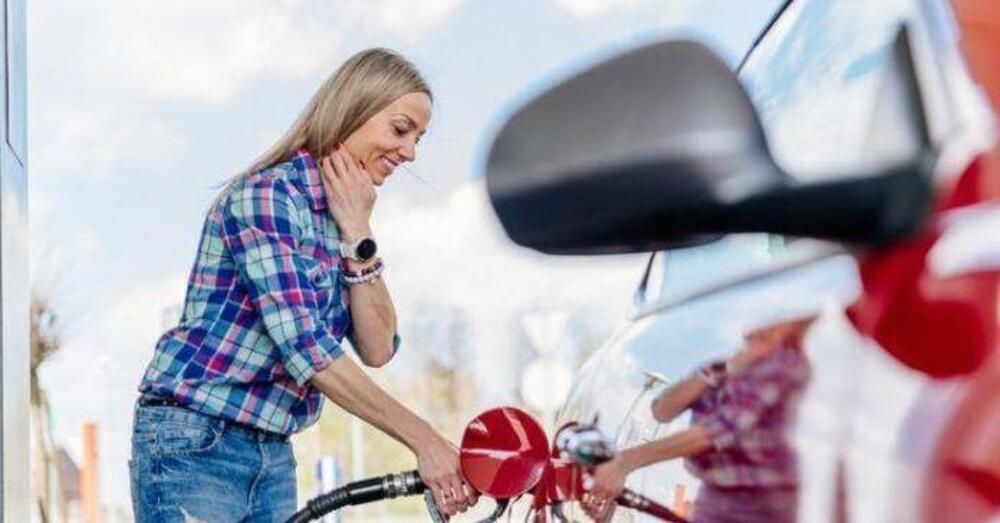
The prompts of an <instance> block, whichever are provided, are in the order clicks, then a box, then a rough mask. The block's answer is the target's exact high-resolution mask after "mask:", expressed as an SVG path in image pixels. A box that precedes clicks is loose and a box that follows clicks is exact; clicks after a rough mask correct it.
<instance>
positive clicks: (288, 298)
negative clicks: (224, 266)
mask: <svg viewBox="0 0 1000 523" xmlns="http://www.w3.org/2000/svg"><path fill="white" fill-rule="evenodd" d="M285 183H286V182H284V181H283V180H281V179H280V178H264V179H257V180H253V181H250V180H247V181H245V182H244V183H243V185H242V186H239V187H237V188H235V189H234V190H233V191H232V192H231V193H230V194H229V195H228V196H227V200H226V202H225V205H224V206H223V212H222V228H223V242H224V244H225V246H226V248H227V249H228V250H229V252H230V253H231V254H232V256H233V259H234V261H235V263H236V265H237V270H238V272H239V274H240V277H241V278H242V279H243V280H244V281H245V282H246V287H247V289H248V293H249V297H250V301H251V303H252V304H253V305H254V306H255V307H256V308H257V310H258V311H259V313H260V315H261V318H262V320H263V322H264V327H265V329H266V330H267V333H268V336H269V337H270V338H271V339H272V340H273V341H274V343H275V345H276V346H277V347H278V350H279V351H280V353H281V356H282V361H283V363H284V366H285V369H286V370H287V371H288V373H289V375H290V376H291V377H292V378H293V379H294V380H295V382H296V383H298V384H299V385H300V386H301V385H304V384H305V383H306V382H308V381H309V379H310V378H312V377H313V376H314V375H315V374H316V373H317V372H319V371H321V370H323V369H324V368H326V367H327V366H329V365H330V363H331V362H332V361H333V360H334V359H335V358H337V357H339V356H341V355H342V354H343V352H342V349H341V347H340V342H339V341H337V339H336V338H335V337H334V336H333V334H332V332H331V330H330V328H329V326H328V325H327V322H325V321H323V319H322V317H321V315H320V312H319V310H318V306H317V303H316V293H315V291H314V289H313V288H312V283H311V280H310V279H309V277H308V276H307V272H306V268H307V267H308V265H309V264H310V263H315V262H312V261H311V260H308V259H307V258H306V257H305V256H304V255H303V254H302V253H300V251H299V249H298V243H299V238H301V236H302V235H301V231H302V224H301V220H300V218H299V215H298V212H297V211H296V208H295V205H294V203H293V201H292V197H291V194H290V193H289V191H288V188H287V186H286V185H285Z"/></svg>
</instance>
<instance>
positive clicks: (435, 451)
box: [130, 49, 475, 522]
mask: <svg viewBox="0 0 1000 523" xmlns="http://www.w3.org/2000/svg"><path fill="white" fill-rule="evenodd" d="M430 116H431V95H430V90H429V88H428V87H427V85H426V83H425V82H424V80H423V79H422V78H421V77H420V74H419V73H418V72H417V71H416V70H415V69H414V68H413V67H412V66H411V65H410V64H409V63H408V62H407V61H406V60H404V59H403V58H401V57H400V56H398V55H396V54H394V53H392V52H389V51H385V50H380V49H373V50H368V51H364V52H361V53H358V54H357V55H355V56H353V57H352V58H350V59H349V60H348V61H347V62H346V63H344V64H343V65H342V66H341V67H340V68H339V69H338V70H337V71H336V72H335V73H334V74H333V75H331V76H330V78H329V79H328V80H327V81H326V82H325V83H324V84H323V85H322V87H321V88H320V89H319V91H318V92H317V93H316V94H315V95H314V96H313V98H312V100H311V101H310V102H309V104H308V106H307V107H306V109H305V111H304V112H303V113H302V115H301V116H300V118H299V119H298V121H297V122H296V123H295V124H294V125H293V127H292V128H291V130H290V131H289V132H288V133H287V134H286V135H285V137H284V138H283V139H282V140H281V141H280V142H279V143H278V144H276V145H275V146H274V147H272V148H271V150H270V151H268V152H267V153H266V154H265V155H264V156H263V157H262V158H261V159H260V160H259V161H258V162H257V163H256V164H255V165H253V166H252V167H251V168H250V169H248V170H247V171H246V172H245V173H244V174H241V175H239V176H237V177H236V178H234V179H233V180H232V181H230V183H229V184H228V185H227V187H226V188H225V189H224V190H223V191H222V193H221V194H220V196H219V198H218V199H217V200H216V202H215V203H214V204H213V206H212V208H211V209H210V210H209V213H208V216H207V218H206V220H205V226H204V229H203V232H202V238H201V242H200V245H199V248H198V255H197V259H196V260H195V264H194V269H193V270H192V273H191V277H190V280H189V282H188V288H187V296H186V300H185V307H184V314H183V316H182V318H181V320H180V323H179V324H178V326H177V327H175V328H173V329H171V330H170V331H168V332H167V333H166V334H164V335H163V337H162V338H161V339H160V341H159V343H158V344H157V346H156V351H155V354H154V356H153V360H152V362H151V363H150V364H149V367H148V368H147V370H146V374H145V376H144V377H143V380H142V383H141V385H140V386H139V391H140V392H141V397H140V399H139V402H138V405H137V406H136V411H135V425H134V430H133V435H132V461H131V462H130V471H131V477H132V498H133V505H134V508H135V514H136V517H137V519H138V520H139V521H140V522H143V521H171V522H172V521H192V520H196V521H284V520H285V519H287V518H288V517H289V516H291V514H292V513H293V512H294V510H295V504H296V492H295V462H294V458H293V456H292V450H291V445H290V444H289V442H288V437H289V435H291V434H293V433H296V432H299V431H302V430H303V429H305V428H306V427H308V426H309V425H311V424H312V423H314V422H315V421H316V420H317V418H318V417H319V414H320V409H321V407H322V397H323V396H326V397H328V398H330V399H331V400H332V401H333V402H335V403H337V404H338V405H340V406H341V407H343V408H344V409H345V410H347V411H349V412H351V413H353V414H355V415H357V416H359V417H361V418H363V419H364V420H366V421H368V422H369V423H371V424H373V425H375V426H376V427H378V428H379V429H381V430H382V431H384V432H386V433H387V434H389V435H390V436H392V437H394V438H395V439H397V440H399V441H400V442H402V443H403V444H404V445H406V446H407V447H409V448H410V449H411V450H412V451H413V452H414V453H415V455H416V458H417V464H418V468H419V471H420V475H421V476H422V478H423V479H424V481H425V482H426V483H427V484H428V485H429V486H430V487H431V490H432V491H433V493H434V496H435V498H436V501H437V503H438V505H439V507H441V508H442V510H443V511H444V512H446V513H449V514H453V513H456V512H459V511H462V510H464V509H466V508H467V507H468V506H469V505H470V504H471V503H474V502H475V498H474V494H473V491H472V489H471V488H470V487H468V486H467V485H466V484H465V482H464V480H463V479H462V476H461V473H460V468H459V461H458V455H457V452H456V449H455V448H454V446H453V445H451V443H449V442H448V441H447V440H446V439H445V438H443V437H442V436H441V435H439V434H438V433H437V432H436V431H435V430H433V429H432V428H431V427H430V425H429V424H427V423H426V422H424V421H423V420H421V419H420V418H419V417H417V416H416V415H415V414H413V413H412V412H410V411H409V410H408V409H406V408H405V407H404V406H402V405H401V404H400V403H398V402H397V401H396V400H395V399H393V398H392V397H390V396H389V395H388V394H386V393H385V392H384V391H383V390H382V389H380V388H379V387H378V386H377V385H375V383H374V382H373V381H371V379H370V378H369V377H368V376H367V375H366V374H365V373H364V372H362V371H361V370H360V369H359V368H358V366H357V365H356V364H355V363H354V361H353V360H352V359H351V358H348V357H343V356H342V354H343V347H342V342H343V338H344V337H345V336H347V337H348V338H349V339H350V340H351V345H352V346H353V347H354V348H355V350H356V352H357V355H358V357H359V358H360V360H361V361H362V362H364V363H365V364H367V365H369V366H375V367H377V366H381V365H384V364H386V363H388V361H389V360H390V359H391V358H392V357H393V356H394V355H395V353H396V349H397V348H398V345H399V338H398V337H397V336H396V314H395V310H394V308H393V303H392V300H391V298H390V296H389V293H388V291H387V289H386V286H385V284H384V283H383V282H382V281H381V273H382V270H383V264H382V261H381V260H380V259H379V258H378V257H377V256H376V245H375V242H374V240H373V239H372V238H371V236H372V234H371V229H370V226H369V218H370V216H371V213H372V208H373V206H374V203H375V187H376V186H380V185H382V184H383V183H384V182H385V180H386V179H387V178H388V177H389V176H391V175H392V173H393V171H394V170H395V168H396V167H397V166H398V165H400V164H402V163H404V162H410V161H413V160H414V159H415V156H416V151H415V149H416V145H417V142H418V141H419V139H420V136H421V135H422V134H423V132H424V130H425V128H426V126H427V123H428V121H429V120H430Z"/></svg>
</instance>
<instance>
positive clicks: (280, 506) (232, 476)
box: [129, 405, 297, 523]
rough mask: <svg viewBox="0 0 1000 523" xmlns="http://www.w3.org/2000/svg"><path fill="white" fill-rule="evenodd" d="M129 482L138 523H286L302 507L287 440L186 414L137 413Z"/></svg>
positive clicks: (144, 409)
mask: <svg viewBox="0 0 1000 523" xmlns="http://www.w3.org/2000/svg"><path fill="white" fill-rule="evenodd" d="M129 475H130V477H131V481H132V508H133V510H134V511H135V518H136V521H137V522H138V523H174V522H184V523H189V522H202V521H204V522H210V523H217V522H218V523H224V522H236V521H239V522H255V523H256V522H269V523H270V522H278V523H283V522H284V521H285V520H287V519H288V518H289V517H291V516H292V514H293V513H294V512H295V506H296V503H297V499H296V493H295V457H294V456H293V455H292V446H291V443H289V442H288V440H287V438H282V437H279V436H277V435H273V434H267V433H264V432H260V431H255V430H252V429H247V428H244V427H242V426H240V425H236V424H232V423H229V422H227V421H224V420H222V419H219V418H215V417H212V416H207V415H204V414H199V413H197V412H194V411H192V410H188V409H185V408H181V407H172V406H141V405H137V406H136V409H135V423H134V425H133V429H132V459H131V460H130V461H129Z"/></svg>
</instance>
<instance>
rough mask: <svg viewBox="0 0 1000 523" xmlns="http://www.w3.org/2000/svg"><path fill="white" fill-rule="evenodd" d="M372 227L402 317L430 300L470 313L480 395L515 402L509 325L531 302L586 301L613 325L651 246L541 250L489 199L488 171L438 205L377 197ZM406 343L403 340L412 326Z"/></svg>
mask: <svg viewBox="0 0 1000 523" xmlns="http://www.w3.org/2000/svg"><path fill="white" fill-rule="evenodd" d="M377 207H378V209H377V216H376V218H377V219H376V222H375V231H376V234H377V235H378V238H379V242H380V245H381V246H382V249H383V255H384V257H385V260H386V264H387V266H388V269H387V281H388V284H389V287H390V289H391V291H392V295H393V299H394V301H395V302H396V304H397V309H398V311H399V315H400V317H401V319H405V318H406V317H407V316H409V315H413V314H417V313H419V307H421V306H422V305H423V304H426V303H434V304H443V305H451V306H457V307H458V308H460V309H461V310H463V311H465V313H466V314H467V315H468V316H469V318H470V320H471V321H472V324H473V325H472V328H473V331H474V332H473V339H474V342H473V345H474V350H475V356H474V358H473V361H472V362H470V363H471V365H472V366H473V368H472V370H473V373H474V374H475V376H476V379H477V382H478V383H479V384H480V387H481V389H480V393H481V395H482V397H481V398H479V399H480V401H484V402H486V403H496V402H498V401H509V400H510V399H511V395H512V393H513V390H512V389H510V386H511V385H512V384H514V383H516V382H517V379H518V376H517V375H516V373H517V372H519V370H520V369H518V368H516V363H517V362H516V361H514V360H515V358H513V357H512V353H511V351H512V350H513V349H514V347H513V343H514V342H515V340H514V339H513V333H512V332H511V326H512V324H513V322H514V320H515V319H516V318H517V317H518V316H519V315H520V314H521V313H524V312H526V311H528V310H531V309H534V308H537V307H544V308H550V309H557V310H566V311H574V310H581V309H582V310H586V311H588V312H590V313H594V314H601V315H602V316H603V317H604V319H607V320H608V323H609V324H611V325H614V324H616V323H618V322H619V321H621V320H623V319H624V318H625V315H626V313H627V311H628V308H629V304H630V300H631V297H632V292H633V290H634V286H635V284H636V282H637V281H638V279H639V277H640V276H641V274H640V273H641V270H642V267H643V265H642V264H643V261H644V260H645V255H633V256H612V257H555V256H544V255H540V254H537V253H534V252H532V251H528V250H526V249H522V248H519V247H516V246H515V245H513V244H512V243H511V242H510V241H508V240H506V236H505V234H504V233H503V231H502V230H501V228H500V225H499V223H498V221H497V219H496V217H495V215H494V213H493V210H492V208H491V207H490V205H489V202H488V199H487V196H486V192H485V187H484V185H483V181H482V180H481V179H477V180H471V181H468V182H466V183H465V184H464V185H461V186H459V187H457V188H456V189H454V190H452V191H451V192H448V193H446V194H445V195H444V196H443V198H442V199H441V200H439V201H437V202H436V203H435V204H427V203H416V202H414V201H413V200H412V199H410V198H407V197H406V196H399V197H396V198H391V199H390V198H386V199H383V200H380V201H379V203H378V205H377ZM403 335H404V344H405V335H406V333H405V332H404V333H403Z"/></svg>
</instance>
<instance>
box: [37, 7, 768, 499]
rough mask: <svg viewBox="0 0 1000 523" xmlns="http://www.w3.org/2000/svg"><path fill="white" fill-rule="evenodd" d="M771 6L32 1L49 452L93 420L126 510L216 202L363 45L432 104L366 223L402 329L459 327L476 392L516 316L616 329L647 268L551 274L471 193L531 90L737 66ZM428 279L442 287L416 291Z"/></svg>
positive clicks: (602, 266) (559, 262)
mask: <svg viewBox="0 0 1000 523" xmlns="http://www.w3.org/2000/svg"><path fill="white" fill-rule="evenodd" d="M778 3H779V2H778V1H777V0H754V1H728V2H725V1H721V0H662V1H644V0H625V1H621V2H605V1H601V0H544V1H543V0H535V1H529V0H514V1H506V2H483V1H479V2H472V1H462V0H433V1H422V2H419V3H417V2H410V1H407V0H375V1H368V2H362V1H360V0H359V1H351V2H320V1H305V0H281V1H275V0H266V1H265V0H215V1H209V2H205V1H194V0H177V1H171V2H135V1H132V0H101V1H93V2H82V1H79V0H47V1H42V2H36V3H33V4H32V6H31V9H30V10H29V14H28V28H29V35H28V36H29V64H28V67H29V92H30V97H29V122H30V126H29V157H30V160H29V162H30V164H29V179H30V204H31V220H32V224H31V229H32V231H31V232H32V278H33V280H34V281H35V282H36V283H37V285H39V286H41V287H43V288H46V289H48V292H49V294H51V295H52V296H53V299H54V300H55V302H56V304H57V305H58V307H59V309H60V312H61V314H62V316H63V317H64V318H65V319H66V322H67V324H66V329H65V333H64V338H65V344H64V349H63V351H62V353H61V354H59V355H58V356H57V357H56V358H55V359H54V360H53V361H52V362H51V363H50V364H48V366H47V367H46V368H45V369H43V384H44V385H45V386H46V387H47V388H48V390H49V394H50V397H51V401H52V404H53V407H54V410H55V412H54V425H55V431H56V437H57V439H59V440H60V441H62V442H63V443H64V444H66V445H67V446H68V448H69V449H70V450H71V452H74V453H75V452H77V451H78V432H79V426H80V423H81V422H82V421H83V420H85V419H98V420H99V421H100V422H101V426H102V452H103V453H104V455H105V456H107V458H108V463H109V465H108V466H106V467H104V469H102V472H101V474H102V483H103V484H104V485H105V489H104V492H105V493H107V496H108V497H109V498H110V499H112V500H116V501H121V502H124V501H125V500H127V489H126V488H125V487H126V484H127V471H126V469H125V461H124V460H125V459H126V457H127V452H128V451H127V448H128V440H127V437H128V427H129V421H130V413H131V410H130V405H131V403H132V401H133V400H134V387H135V385H136V384H137V382H138V379H139V377H140V374H141V371H142V369H143V367H144V365H145V363H146V362H147V361H148V358H149V357H150V355H151V354H152V348H153V344H154V343H155V340H156V338H157V337H158V335H159V334H160V329H161V327H162V320H161V317H162V311H163V309H164V307H167V306H169V305H172V304H175V303H177V302H179V301H180V300H181V299H182V296H183V290H184V280H185V278H186V276H187V271H188V270H189V268H190V263H191V261H192V260H193V257H194V249H195V246H196V243H197V235H198V233H199V230H200V226H201V221H202V218H203V216H204V212H205V209H206V208H207V206H208V203H209V202H210V200H211V199H212V197H213V196H214V194H215V189H214V188H215V187H216V186H217V185H218V183H220V182H221V181H222V180H224V179H225V178H226V177H227V176H229V175H230V174H232V173H234V172H236V171H238V170H240V169H242V168H243V167H245V166H246V165H248V164H250V163H251V161H252V160H253V159H254V158H255V157H256V156H257V155H258V154H260V153H261V152H262V151H263V150H265V149H266V148H267V146H268V145H270V144H271V143H272V142H273V141H275V140H276V139H277V138H278V137H279V136H280V134H281V133H282V132H283V131H284V130H285V128H286V127H287V126H288V125H289V124H290V123H291V121H292V120H293V119H294V118H295V116H296V115H297V114H298V111H299V110H300V109H301V107H302V106H303V105H304V103H305V101H306V99H307V98H308V97H309V96H310V95H311V93H312V91H313V89H315V87H316V86H318V85H319V83H320V82H321V81H322V80H323V79H324V78H325V77H326V75H328V74H329V73H330V72H331V71H332V70H333V69H334V68H335V67H336V66H337V64H339V63H340V62H341V61H342V60H344V59H345V58H346V57H347V56H349V55H350V54H352V53H353V52H355V51H357V50H360V49H363V48H366V47H370V46H386V47H392V48H395V49H396V50H398V51H400V52H401V53H403V54H404V55H406V56H408V57H409V58H411V60H412V61H414V62H415V63H416V64H417V66H418V67H419V68H420V69H421V70H422V71H423V72H424V74H425V76H426V77H427V79H428V80H429V81H430V83H431V85H432V87H433V88H434V89H435V91H436V92H435V94H436V104H435V114H434V117H433V120H432V125H431V129H430V132H429V134H428V136H427V138H426V139H425V140H424V142H422V147H421V149H420V150H419V151H418V160H417V162H416V163H415V164H414V165H413V166H412V167H411V168H410V171H411V172H412V173H415V174H416V175H419V177H420V178H421V179H422V180H423V181H421V180H418V179H417V178H416V177H415V176H413V175H412V174H411V173H408V172H405V171H404V172H401V173H399V174H397V176H396V177H394V179H393V180H391V182H390V183H389V184H388V185H387V186H386V187H385V188H384V189H383V191H382V193H381V194H380V198H379V204H378V206H377V209H376V217H375V232H376V235H377V236H378V238H379V239H380V240H381V243H382V245H383V248H384V252H385V255H386V260H387V264H388V265H389V268H390V269H389V274H388V278H389V279H388V281H389V285H390V288H391V289H392V291H393V294H394V297H395V299H396V301H397V306H398V308H399V311H400V316H401V318H404V319H405V317H406V316H407V315H412V314H414V313H415V311H416V310H417V309H418V308H419V307H420V306H421V304H428V303H430V304H435V305H437V304H441V305H454V306H458V307H461V308H463V309H466V310H469V311H471V313H472V315H473V321H474V325H475V328H476V332H477V336H479V337H482V338H484V341H483V342H482V343H481V344H478V345H477V348H476V349H477V353H476V361H474V362H471V363H470V365H472V366H473V367H474V369H475V370H476V372H477V373H479V374H482V375H483V377H484V378H485V377H486V376H487V375H493V374H494V373H492V371H493V370H495V369H496V368H501V369H502V368H504V367H503V365H504V360H505V358H504V350H505V349H506V348H507V347H506V345H505V344H509V342H510V341H509V340H508V339H506V338H504V337H503V336H502V335H501V336H497V335H495V334H496V333H495V332H493V331H495V330H497V326H498V325H506V324H507V323H505V322H509V321H510V320H511V318H512V317H513V316H514V315H516V314H517V313H518V311H522V310H524V309H525V308H530V307H533V306H538V305H545V306H554V307H561V308H587V309H589V310H593V311H597V313H599V314H601V315H603V316H604V317H607V318H611V319H613V320H617V319H619V318H622V317H623V316H624V314H625V312H626V311H627V307H628V303H629V300H630V298H631V293H632V287H633V285H634V283H635V282H636V280H637V279H638V277H639V272H640V271H641V268H642V262H643V257H642V256H624V257H613V258H601V259H592V258H590V259H584V258H571V259H553V258H544V257H541V256H539V255H535V254H533V253H530V252H527V251H524V250H522V249H518V248H516V247H514V246H512V245H511V244H510V243H509V242H507V241H506V239H505V238H504V237H503V236H502V233H501V232H500V231H499V229H498V227H497V225H496V222H495V219H494V217H493V215H492V211H491V210H490V209H489V208H488V207H487V205H486V203H485V199H484V197H483V191H482V184H481V180H480V179H479V169H480V159H481V157H482V155H483V153H484V148H485V147H486V145H487V143H488V138H489V136H490V132H491V129H493V128H495V126H496V125H497V121H498V118H499V117H500V116H501V115H503V114H506V113H507V112H509V111H510V110H511V108H512V107H514V106H516V104H517V103H518V102H519V100H523V99H524V97H525V96H527V94H528V93H531V92H533V91H536V90H537V89H539V88H540V87H542V86H544V85H547V84H549V83H551V82H554V81H557V80H558V78H560V77H562V76H563V75H565V74H566V73H567V72H570V71H572V70H574V69H577V68H580V67H583V66H585V65H586V64H587V63H588V62H591V61H593V60H594V59H596V58H598V57H602V56H608V55H609V54H611V53H613V52H614V51H615V50H620V49H623V48H627V47H630V46H634V45H637V44H638V43H640V42H643V41H649V40H651V39H655V38H663V37H666V36H667V35H669V34H674V35H689V36H693V37H697V38H699V39H701V40H702V41H706V42H708V43H709V44H711V45H713V46H714V47H715V48H717V49H718V50H719V51H720V52H721V53H722V54H723V55H724V56H725V57H726V58H727V59H728V60H729V61H730V62H733V61H735V60H736V59H738V57H739V55H740V52H741V51H742V50H743V49H744V48H745V46H746V45H747V44H748V43H749V41H750V39H751V37H752V36H753V34H754V32H755V31H756V30H757V29H758V28H759V26H760V24H762V23H763V22H764V21H765V20H766V18H767V16H768V14H769V13H770V10H771V9H772V8H773V6H774V5H775V4H778ZM417 6H419V7H417ZM440 267H448V268H449V275H450V276H449V278H447V279H445V280H442V281H436V280H435V279H434V278H428V275H429V274H435V273H436V271H437V270H439V268H440ZM498 275H502V276H498ZM487 335H489V336H487ZM404 336H405V333H404ZM487 337H488V338H490V339H489V340H486V339H485V338H487ZM498 366H499V367H498ZM501 374H502V373H501ZM496 379H497V381H495V382H493V384H492V386H491V387H489V388H488V390H487V392H486V395H485V397H484V399H483V401H484V402H490V401H500V400H502V399H504V398H506V397H509V395H510V390H509V389H510V384H511V383H512V381H511V379H512V378H510V377H508V378H504V377H503V376H501V377H500V378H496Z"/></svg>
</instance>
